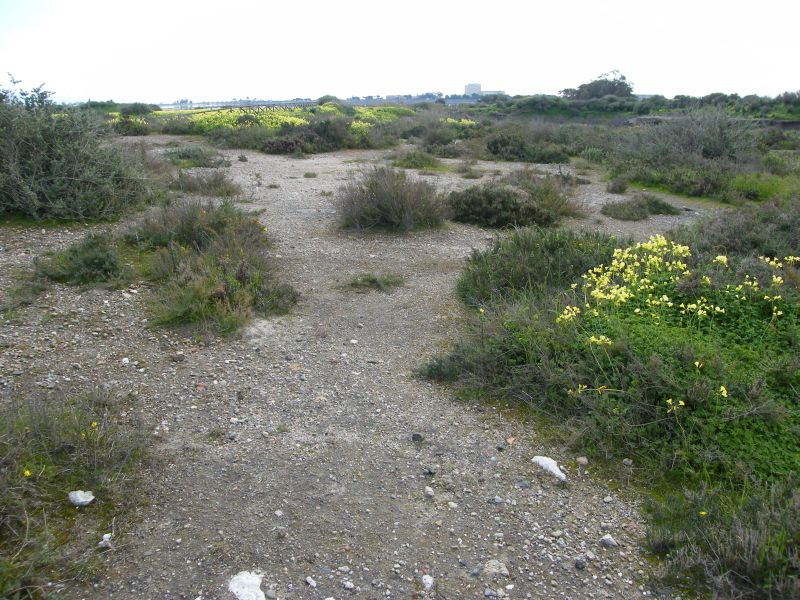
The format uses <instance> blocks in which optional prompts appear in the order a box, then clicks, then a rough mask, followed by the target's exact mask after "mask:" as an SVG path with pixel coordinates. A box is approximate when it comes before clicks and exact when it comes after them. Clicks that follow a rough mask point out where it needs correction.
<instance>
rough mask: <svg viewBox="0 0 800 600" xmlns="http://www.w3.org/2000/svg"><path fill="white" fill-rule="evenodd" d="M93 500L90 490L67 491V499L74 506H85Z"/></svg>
mask: <svg viewBox="0 0 800 600" xmlns="http://www.w3.org/2000/svg"><path fill="white" fill-rule="evenodd" d="M92 500H94V494H93V493H92V492H84V491H83V490H75V491H73V492H70V493H69V501H70V502H72V504H73V505H74V506H87V505H89V504H91V502H92Z"/></svg>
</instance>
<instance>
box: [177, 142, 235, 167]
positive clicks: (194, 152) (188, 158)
mask: <svg viewBox="0 0 800 600" xmlns="http://www.w3.org/2000/svg"><path fill="white" fill-rule="evenodd" d="M164 154H165V156H166V157H167V158H168V159H169V161H170V162H171V163H172V164H173V165H175V166H177V167H179V168H181V169H191V168H193V167H227V166H230V162H228V161H227V160H226V159H225V157H223V156H221V155H220V154H219V153H217V152H212V151H211V150H208V149H207V148H204V147H203V146H182V147H180V148H175V149H174V150H167V152H165V153H164ZM245 159H247V157H245Z"/></svg>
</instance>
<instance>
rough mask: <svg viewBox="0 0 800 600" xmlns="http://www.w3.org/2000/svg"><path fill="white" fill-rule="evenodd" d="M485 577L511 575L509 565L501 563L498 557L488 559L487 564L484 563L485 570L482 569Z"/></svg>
mask: <svg viewBox="0 0 800 600" xmlns="http://www.w3.org/2000/svg"><path fill="white" fill-rule="evenodd" d="M481 572H482V574H483V575H484V577H496V576H498V575H502V576H503V577H508V576H509V571H508V567H506V565H505V564H504V563H501V562H500V561H499V560H497V559H494V558H493V559H492V560H488V561H486V564H485V565H483V570H482V571H481Z"/></svg>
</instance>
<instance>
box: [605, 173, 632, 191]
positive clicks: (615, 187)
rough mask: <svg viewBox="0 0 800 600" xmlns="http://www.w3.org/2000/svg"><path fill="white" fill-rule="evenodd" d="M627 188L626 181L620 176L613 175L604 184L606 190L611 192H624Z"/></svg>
mask: <svg viewBox="0 0 800 600" xmlns="http://www.w3.org/2000/svg"><path fill="white" fill-rule="evenodd" d="M627 189H628V182H627V181H625V179H623V178H622V177H615V178H614V179H612V180H611V181H609V182H608V183H607V184H606V191H607V192H610V193H611V194H624V193H625V192H626V191H627Z"/></svg>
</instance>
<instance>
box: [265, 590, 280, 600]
mask: <svg viewBox="0 0 800 600" xmlns="http://www.w3.org/2000/svg"><path fill="white" fill-rule="evenodd" d="M277 597H278V593H277V592H276V591H275V588H268V589H267V598H269V599H270V600H275V599H276V598H277Z"/></svg>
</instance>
